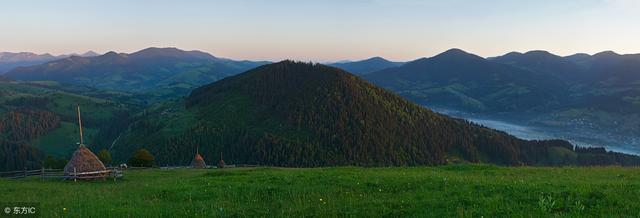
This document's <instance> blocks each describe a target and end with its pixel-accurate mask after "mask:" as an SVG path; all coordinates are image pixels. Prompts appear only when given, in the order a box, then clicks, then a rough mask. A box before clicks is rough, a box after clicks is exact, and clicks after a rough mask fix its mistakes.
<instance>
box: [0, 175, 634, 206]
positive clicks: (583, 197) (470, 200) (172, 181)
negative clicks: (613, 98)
mask: <svg viewBox="0 0 640 218" xmlns="http://www.w3.org/2000/svg"><path fill="white" fill-rule="evenodd" d="M0 199H1V200H0V202H39V203H40V211H41V212H42V215H43V217H302V216H312V217H343V216H352V217H381V216H382V217H639V216H640V169H639V168H619V167H602V168H530V167H519V168H510V167H496V166H490V165H450V166H441V167H415V168H315V169H283V168H236V169H209V170H190V169H178V170H160V169H155V170H138V171H135V170H130V171H126V172H125V178H124V179H123V180H120V181H117V182H113V181H100V182H63V181H41V180H39V179H38V178H28V179H26V180H5V179H0Z"/></svg>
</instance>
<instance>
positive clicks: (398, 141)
mask: <svg viewBox="0 0 640 218" xmlns="http://www.w3.org/2000/svg"><path fill="white" fill-rule="evenodd" d="M137 146H142V147H145V148H147V149H149V150H150V151H151V152H152V153H153V154H154V155H155V156H156V161H157V162H158V163H159V164H160V165H163V164H164V165H172V164H175V165H184V164H187V163H188V162H189V161H190V159H191V158H192V156H193V153H194V152H195V147H196V146H200V153H201V154H203V155H204V157H205V159H206V161H207V162H216V161H217V159H218V157H219V154H220V153H221V152H224V156H225V161H227V162H231V163H242V164H262V165H275V166H306V167H309V166H311V167H313V166H336V165H359V166H404V165H437V164H445V163H448V162H449V161H451V160H450V159H452V158H461V159H463V160H465V161H470V162H486V163H496V164H503V165H609V164H616V165H638V164H640V158H638V157H636V156H631V155H624V154H619V153H612V152H604V153H603V152H599V151H593V150H592V149H582V148H574V146H573V145H571V144H570V143H568V142H566V141H562V140H546V141H526V140H521V139H518V138H515V137H513V136H510V135H508V134H506V133H504V132H499V131H495V130H492V129H488V128H485V127H482V126H478V125H476V124H472V123H468V122H467V121H464V120H459V119H452V118H449V117H446V116H444V115H440V114H437V113H434V112H432V111H430V110H428V109H425V108H423V107H421V106H418V105H416V104H413V103H411V102H409V101H407V100H405V99H403V98H401V97H399V96H398V95H396V94H393V93H391V92H389V91H386V90H384V89H382V88H378V87H376V86H373V85H371V84H370V83H368V82H366V81H364V80H362V79H360V78H358V77H356V76H354V75H351V74H349V73H347V72H344V71H342V70H339V69H337V68H333V67H328V66H324V65H320V64H309V63H298V62H292V61H284V62H280V63H276V64H271V65H266V66H262V67H258V68H256V69H253V70H250V71H248V72H246V73H243V74H240V75H237V76H233V77H229V78H226V79H223V80H221V81H218V82H215V83H212V84H209V85H206V86H203V87H201V88H198V89H196V90H194V91H193V92H192V93H191V95H190V96H189V97H188V98H187V99H185V102H184V107H181V106H180V105H179V104H174V105H170V106H167V107H166V108H161V109H158V110H156V111H155V112H154V111H150V112H149V113H145V114H144V115H143V116H141V117H139V118H138V120H137V121H136V122H135V123H134V124H133V125H132V126H131V128H130V131H129V132H128V134H126V135H125V136H124V138H123V139H122V140H120V141H119V143H118V144H117V145H116V151H117V152H119V155H116V156H121V157H126V156H127V155H128V154H131V153H132V152H133V149H134V147H137Z"/></svg>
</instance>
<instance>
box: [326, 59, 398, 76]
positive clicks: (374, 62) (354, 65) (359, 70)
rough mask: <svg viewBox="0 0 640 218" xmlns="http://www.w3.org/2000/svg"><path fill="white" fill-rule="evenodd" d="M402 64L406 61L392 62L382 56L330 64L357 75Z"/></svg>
mask: <svg viewBox="0 0 640 218" xmlns="http://www.w3.org/2000/svg"><path fill="white" fill-rule="evenodd" d="M402 64H404V63H403V62H392V61H389V60H386V59H384V58H381V57H372V58H369V59H366V60H361V61H353V62H344V63H333V64H329V65H330V66H333V67H337V68H340V69H343V70H346V71H348V72H350V73H353V74H355V75H364V74H367V73H371V72H375V71H379V70H382V69H386V68H390V67H397V66H400V65H402Z"/></svg>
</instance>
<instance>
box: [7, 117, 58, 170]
mask: <svg viewBox="0 0 640 218" xmlns="http://www.w3.org/2000/svg"><path fill="white" fill-rule="evenodd" d="M59 125H60V117H58V116H56V115H55V114H53V113H51V112H48V111H41V110H31V109H24V110H20V111H9V112H8V113H6V114H5V115H4V117H2V120H1V121H0V163H3V164H1V165H0V170H9V169H22V168H25V167H26V168H36V167H38V166H40V164H41V163H40V160H41V159H42V155H43V154H42V153H41V152H40V151H38V150H37V149H36V148H34V147H32V146H31V145H30V144H29V141H30V140H32V139H35V138H37V137H40V136H42V135H44V134H45V133H47V132H49V131H51V130H53V129H55V128H57V127H58V126H59Z"/></svg>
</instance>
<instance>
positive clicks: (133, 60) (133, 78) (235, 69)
mask: <svg viewBox="0 0 640 218" xmlns="http://www.w3.org/2000/svg"><path fill="white" fill-rule="evenodd" d="M261 64H264V63H262V62H248V61H232V60H228V59H221V58H216V57H214V56H212V55H210V54H207V53H204V52H200V51H182V50H179V49H176V48H147V49H144V50H141V51H138V52H135V53H132V54H124V53H120V54H118V53H115V52H108V53H106V54H104V55H101V56H96V57H80V56H72V57H68V58H65V59H62V60H58V61H53V62H49V63H46V64H42V65H37V66H32V67H21V68H18V69H15V70H12V71H11V72H8V73H7V74H6V76H7V77H8V78H12V79H15V80H23V81H40V80H50V81H57V82H63V83H70V84H82V85H87V86H91V87H96V88H101V89H112V90H121V91H132V92H139V93H140V92H155V91H164V92H167V91H168V92H169V93H168V94H169V95H171V94H176V95H181V94H186V93H188V91H190V89H191V88H193V87H197V86H199V85H202V84H206V83H209V82H212V81H216V80H218V79H221V78H224V77H227V76H230V75H234V74H237V73H240V72H242V71H245V70H247V69H250V68H253V67H256V66H259V65H261ZM176 84H182V85H180V86H176Z"/></svg>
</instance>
